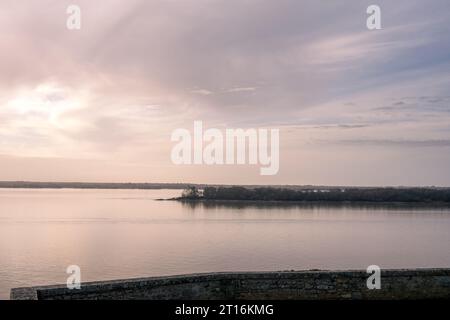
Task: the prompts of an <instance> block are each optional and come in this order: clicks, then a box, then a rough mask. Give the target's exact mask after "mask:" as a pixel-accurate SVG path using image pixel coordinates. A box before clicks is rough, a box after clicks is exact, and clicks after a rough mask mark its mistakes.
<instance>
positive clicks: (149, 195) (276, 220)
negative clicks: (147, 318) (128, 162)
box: [0, 189, 450, 299]
mask: <svg viewBox="0 0 450 320" xmlns="http://www.w3.org/2000/svg"><path fill="white" fill-rule="evenodd" d="M179 194H180V191H179V190H72V189H66V190H46V189H44V190H32V189H30V190H25V189H0V299H8V297H9V290H10V288H12V287H20V286H31V285H44V284H55V283H65V282H66V277H67V276H68V275H67V274H66V273H65V272H66V268H67V266H69V265H73V264H75V265H78V266H80V267H81V273H82V274H81V276H82V281H94V280H109V279H117V278H129V277H144V276H155V275H170V274H184V273H192V272H211V271H244V270H254V271H257V270H291V269H297V270H298V269H311V268H319V269H348V268H352V269H361V268H364V269H365V268H366V267H367V266H369V265H371V264H376V265H379V266H380V267H381V268H407V267H411V268H412V267H450V249H449V248H450V209H448V208H447V209H445V208H444V209H442V208H441V209H437V208H435V209H429V208H428V209H426V208H417V207H403V208H388V207H373V206H372V207H363V206H352V207H349V206H307V205H303V206H299V205H294V206H293V205H274V204H270V205H261V204H260V205H255V204H251V205H242V204H239V203H231V204H208V205H206V204H197V205H194V204H183V203H180V202H176V201H155V199H158V198H168V197H173V196H178V195H179Z"/></svg>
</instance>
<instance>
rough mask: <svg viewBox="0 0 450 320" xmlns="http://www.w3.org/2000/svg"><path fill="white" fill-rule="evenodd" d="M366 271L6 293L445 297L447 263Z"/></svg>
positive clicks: (449, 280) (172, 279)
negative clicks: (374, 283) (373, 279)
mask: <svg viewBox="0 0 450 320" xmlns="http://www.w3.org/2000/svg"><path fill="white" fill-rule="evenodd" d="M369 276H370V275H369V274H367V273H366V271H365V270H364V271H285V272H242V273H208V274H192V275H180V276H168V277H152V278H140V279H127V280H115V281H102V282H88V283H83V284H82V286H81V289H80V290H76V289H74V290H69V289H67V288H66V286H65V285H55V286H42V287H28V288H16V289H12V290H11V299H16V300H17V299H18V300H21V299H33V300H36V299H37V300H53V299H151V300H158V299H163V300H166V299H183V300H214V299H272V300H278V299H283V300H284V299H314V300H317V299H432V298H450V269H409V270H382V271H381V289H380V290H377V289H374V290H369V289H367V286H366V280H367V278H368V277H369Z"/></svg>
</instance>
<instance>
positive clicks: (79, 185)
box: [0, 181, 450, 190]
mask: <svg viewBox="0 0 450 320" xmlns="http://www.w3.org/2000/svg"><path fill="white" fill-rule="evenodd" d="M233 186H240V187H244V188H250V189H254V188H264V187H269V188H275V189H290V190H311V189H343V188H344V189H355V188H356V189H376V188H401V189H416V188H426V189H434V190H450V187H442V186H408V187H406V186H325V185H281V184H280V185H251V184H249V185H237V184H236V185H233V184H204V183H156V182H142V183H141V182H47V181H42V182H38V181H0V189H6V188H8V189H15V188H17V189H19V188H21V189H186V188H189V187H196V188H205V187H233Z"/></svg>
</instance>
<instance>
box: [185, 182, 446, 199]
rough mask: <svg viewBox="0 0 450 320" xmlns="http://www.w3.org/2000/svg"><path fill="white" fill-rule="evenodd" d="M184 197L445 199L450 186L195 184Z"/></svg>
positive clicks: (187, 190) (186, 191)
mask: <svg viewBox="0 0 450 320" xmlns="http://www.w3.org/2000/svg"><path fill="white" fill-rule="evenodd" d="M182 198H186V199H205V200H254V201H330V202H338V201H352V202H448V203H450V188H432V187H429V188H389V187H383V188H358V187H350V188H342V189H341V188H330V189H302V190H294V189H289V188H273V187H258V188H245V187H239V186H233V187H205V188H204V189H203V193H201V192H200V191H199V190H198V189H197V188H196V187H189V188H187V189H186V190H185V191H184V192H183V195H182Z"/></svg>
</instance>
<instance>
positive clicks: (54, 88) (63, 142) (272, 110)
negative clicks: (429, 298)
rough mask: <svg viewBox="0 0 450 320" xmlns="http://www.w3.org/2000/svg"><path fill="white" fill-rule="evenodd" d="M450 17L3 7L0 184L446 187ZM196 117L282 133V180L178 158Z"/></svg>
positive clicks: (408, 6)
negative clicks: (177, 146)
mask: <svg viewBox="0 0 450 320" xmlns="http://www.w3.org/2000/svg"><path fill="white" fill-rule="evenodd" d="M70 4H76V5H78V6H79V7H80V9H81V29H80V30H69V29H67V27H66V20H67V18H68V14H67V13H66V9H67V7H68V6H69V5H70ZM371 4H377V5H379V6H380V8H381V24H382V29H381V30H368V29H367V27H366V19H367V17H368V15H367V13H366V9H367V7H368V6H369V5H371ZM449 21H450V2H449V1H448V0H429V1H418V0H397V1H386V0H371V1H365V0H352V1H350V0H340V1H329V0H277V1H264V0H239V1H237V0H236V1H235V0H183V1H175V0H164V1H162V0H161V1H157V0H154V1H141V0H131V1H119V0H99V1H95V3H94V2H93V1H84V0H71V1H64V0H53V1H48V0H35V1H30V0H26V1H25V0H2V1H1V2H0V180H27V181H92V182H94V181H98V182H197V183H224V184H302V185H303V184H316V185H364V186H387V185H395V186H400V185H404V186H413V185H421V186H422V185H427V186H428V185H436V186H450V165H449V164H450V90H449V89H450V23H449ZM195 120H201V121H202V122H203V125H204V127H207V128H217V129H219V130H225V129H227V128H276V129H279V132H280V167H279V172H278V173H277V174H276V175H272V176H261V175H260V171H259V166H255V165H212V166H208V165H175V164H173V163H172V161H171V158H170V155H171V149H172V148H173V146H174V143H173V142H172V141H171V133H172V132H173V131H174V130H175V129H177V128H186V129H188V130H191V131H192V130H193V122H194V121H195Z"/></svg>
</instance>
